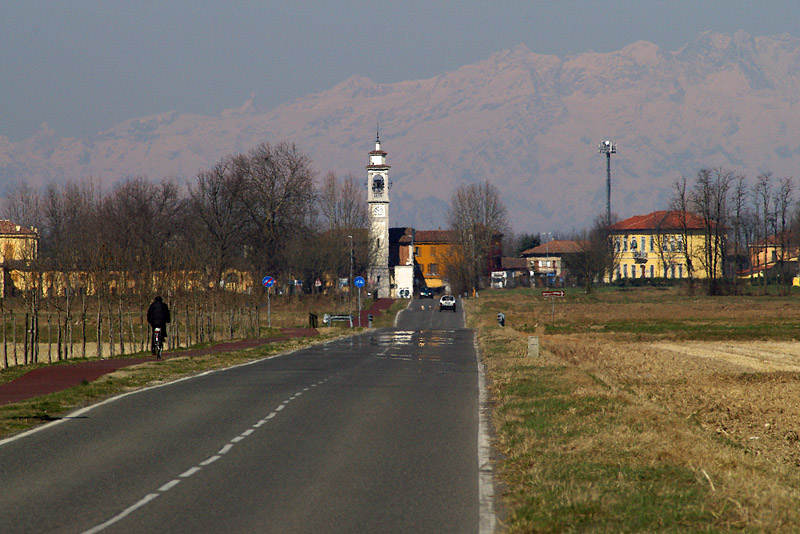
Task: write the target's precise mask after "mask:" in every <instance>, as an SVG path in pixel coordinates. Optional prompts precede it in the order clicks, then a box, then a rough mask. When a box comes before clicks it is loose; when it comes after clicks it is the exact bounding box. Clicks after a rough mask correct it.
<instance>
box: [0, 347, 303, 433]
mask: <svg viewBox="0 0 800 534" xmlns="http://www.w3.org/2000/svg"><path fill="white" fill-rule="evenodd" d="M306 348H308V347H298V348H296V349H292V350H287V351H286V352H279V353H278V354H270V355H269V356H266V357H264V358H260V359H258V360H253V361H250V362H244V363H240V364H237V365H232V366H230V367H225V368H223V369H212V370H210V371H204V372H202V373H200V374H197V375H193V376H184V377H183V378H178V379H176V380H173V381H171V382H164V383H163V384H156V385H154V386H149V387H146V388H142V389H137V390H135V391H128V392H127V393H122V394H120V395H117V396H116V397H111V398H108V399H106V400H103V401H100V402H98V403H96V404H92V405H91V406H85V407H83V408H81V409H79V410H76V411H74V412H71V413H68V414H67V415H65V416H64V417H62V418H61V419H58V420H56V421H52V422H50V423H47V424H45V425H42V426H38V427H36V428H32V429H30V430H28V431H26V432H22V433H21V434H17V435H16V436H11V437H9V438H6V439H2V440H0V447H2V446H3V445H5V444H6V443H11V442H12V441H17V440H18V439H22V438H24V437H25V436H30V435H31V434H35V433H36V432H41V431H42V430H44V429H46V428H50V427H52V426H55V425H59V424H61V423H64V422H65V421H68V420H70V419H76V418H78V417H80V416H82V415H83V414H85V413H87V412H89V411H90V410H94V409H95V408H97V407H98V406H103V405H104V404H109V403H111V402H114V401H117V400H119V399H122V398H124V397H127V396H128V395H136V394H138V393H141V392H143V391H149V390H151V389H156V388H163V387H166V386H171V385H172V384H177V383H178V382H183V381H184V380H194V379H195V378H200V377H201V376H206V375H210V374H212V373H222V372H225V371H228V370H230V369H236V368H238V367H245V366H247V365H254V364H256V363H260V362H264V361H267V360H272V359H274V358H282V357H284V356H289V355H291V354H294V353H295V352H299V351H301V350H304V349H306Z"/></svg>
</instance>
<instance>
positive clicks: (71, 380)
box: [0, 299, 393, 406]
mask: <svg viewBox="0 0 800 534" xmlns="http://www.w3.org/2000/svg"><path fill="white" fill-rule="evenodd" d="M392 302H393V301H392V299H378V301H377V302H375V303H374V304H373V305H372V306H371V307H370V309H369V311H368V312H367V311H364V312H362V314H363V317H362V325H363V326H365V327H366V326H367V313H372V314H373V316H374V315H376V314H378V313H380V312H381V311H383V310H386V309H388V308H389V306H391V305H392ZM357 324H358V323H356V325H357ZM316 335H319V332H318V331H317V330H316V329H313V328H282V329H281V336H278V337H273V338H269V339H245V340H241V341H228V342H224V343H217V344H216V345H213V346H211V347H206V348H203V349H194V350H182V351H178V352H170V353H169V354H168V353H164V355H163V356H164V358H169V357H170V356H181V357H183V356H200V355H203V354H210V353H213V352H229V351H234V350H242V349H249V348H253V347H258V346H261V345H265V344H267V343H272V342H275V341H282V340H286V339H289V338H291V337H306V336H316ZM152 361H155V358H154V357H149V358H115V359H110V360H92V361H88V362H81V363H76V364H66V365H51V366H48V367H40V368H38V369H33V370H32V371H30V372H28V373H25V374H24V375H22V376H20V377H19V378H17V379H15V380H12V381H11V382H7V383H5V384H0V406H2V405H4V404H10V403H12V402H18V401H21V400H25V399H29V398H31V397H38V396H40V395H46V394H48V393H54V392H56V391H62V390H64V389H67V388H70V387H73V386H77V385H79V384H81V383H82V382H83V381H87V382H90V381H92V380H96V379H98V378H99V377H101V376H103V375H105V374H108V373H113V372H114V371H116V370H117V369H122V368H123V367H128V366H131V365H137V364H140V363H145V362H152Z"/></svg>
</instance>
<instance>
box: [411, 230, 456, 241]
mask: <svg viewBox="0 0 800 534" xmlns="http://www.w3.org/2000/svg"><path fill="white" fill-rule="evenodd" d="M414 240H415V241H416V242H417V243H454V242H455V239H453V232H451V231H450V230H417V232H416V234H415V235H414Z"/></svg>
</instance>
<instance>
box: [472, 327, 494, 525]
mask: <svg viewBox="0 0 800 534" xmlns="http://www.w3.org/2000/svg"><path fill="white" fill-rule="evenodd" d="M472 343H473V344H474V345H475V355H476V360H477V363H478V506H479V514H480V516H479V526H478V532H479V534H492V533H493V532H495V530H496V528H497V517H496V516H495V512H494V473H493V471H492V459H491V450H492V445H491V441H490V439H489V402H488V396H487V394H486V374H485V371H484V368H483V361H482V359H481V351H480V349H479V348H478V338H477V335H476V334H475V333H474V332H473V334H472Z"/></svg>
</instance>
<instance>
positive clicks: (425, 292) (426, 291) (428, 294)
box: [419, 287, 433, 299]
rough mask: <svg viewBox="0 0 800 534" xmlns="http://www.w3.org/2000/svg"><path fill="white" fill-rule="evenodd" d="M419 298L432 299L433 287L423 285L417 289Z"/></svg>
mask: <svg viewBox="0 0 800 534" xmlns="http://www.w3.org/2000/svg"><path fill="white" fill-rule="evenodd" d="M419 298H421V299H432V298H433V289H431V288H429V287H423V288H422V289H420V290H419Z"/></svg>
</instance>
